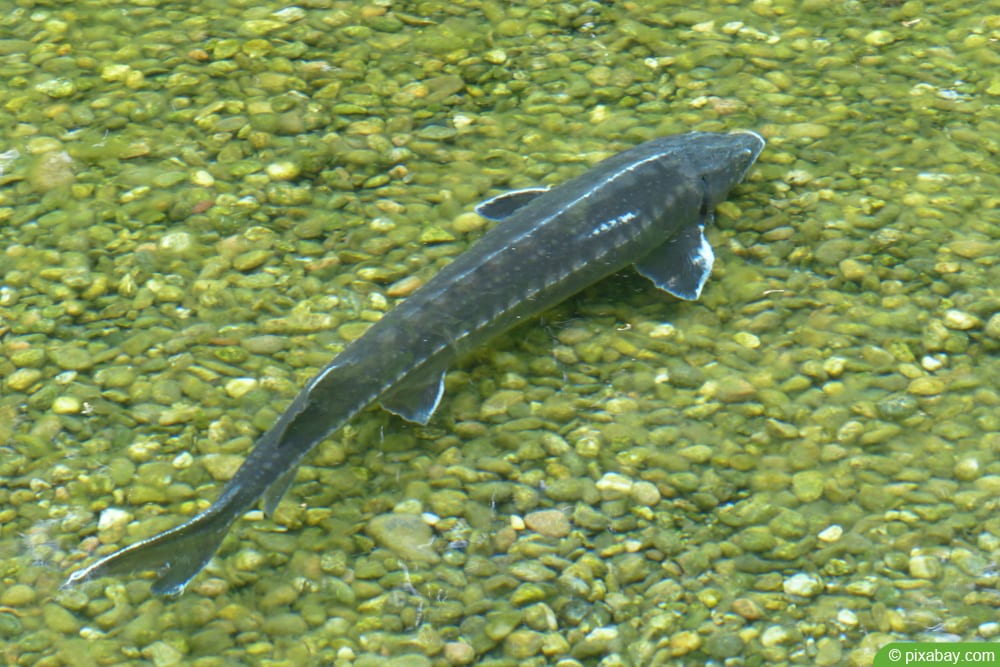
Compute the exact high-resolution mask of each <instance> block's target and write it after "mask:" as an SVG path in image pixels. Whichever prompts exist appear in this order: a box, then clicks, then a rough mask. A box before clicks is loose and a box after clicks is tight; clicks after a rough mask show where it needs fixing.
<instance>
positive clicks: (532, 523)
mask: <svg viewBox="0 0 1000 667" xmlns="http://www.w3.org/2000/svg"><path fill="white" fill-rule="evenodd" d="M524 524H525V525H526V526H527V527H528V528H530V529H531V530H533V531H535V532H536V533H539V534H541V535H545V536H546V537H566V536H567V535H569V531H570V523H569V519H568V518H566V515H565V514H563V513H562V512H561V511H560V510H539V511H537V512H531V513H530V514H527V515H526V516H525V517H524Z"/></svg>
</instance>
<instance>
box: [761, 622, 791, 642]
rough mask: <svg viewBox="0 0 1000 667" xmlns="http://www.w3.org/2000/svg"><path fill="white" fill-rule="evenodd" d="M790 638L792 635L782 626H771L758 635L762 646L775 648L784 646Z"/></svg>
mask: <svg viewBox="0 0 1000 667" xmlns="http://www.w3.org/2000/svg"><path fill="white" fill-rule="evenodd" d="M791 638H792V633H791V632H789V631H788V628H786V627H785V626H783V625H772V626H769V627H768V628H766V629H765V630H764V632H762V633H761V635H760V643H761V645H762V646H777V645H778V644H784V643H786V642H788V641H789V640H790V639H791Z"/></svg>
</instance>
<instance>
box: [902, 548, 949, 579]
mask: <svg viewBox="0 0 1000 667" xmlns="http://www.w3.org/2000/svg"><path fill="white" fill-rule="evenodd" d="M909 570H910V576H911V577H915V578H917V579H937V578H938V577H940V576H941V570H942V568H941V561H940V560H938V559H937V558H935V557H934V556H931V555H930V554H916V555H913V556H910V562H909Z"/></svg>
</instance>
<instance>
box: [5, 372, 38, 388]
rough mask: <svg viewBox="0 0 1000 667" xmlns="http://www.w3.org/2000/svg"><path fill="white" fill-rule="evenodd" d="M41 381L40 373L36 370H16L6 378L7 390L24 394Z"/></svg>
mask: <svg viewBox="0 0 1000 667" xmlns="http://www.w3.org/2000/svg"><path fill="white" fill-rule="evenodd" d="M41 379H42V372H41V371H40V370H38V369H37V368H18V369H17V370H16V371H14V372H13V373H11V374H10V375H8V376H7V388H8V389H10V390H12V391H25V392H26V391H28V390H29V389H31V388H32V387H33V386H34V385H35V383H36V382H38V381H39V380H41Z"/></svg>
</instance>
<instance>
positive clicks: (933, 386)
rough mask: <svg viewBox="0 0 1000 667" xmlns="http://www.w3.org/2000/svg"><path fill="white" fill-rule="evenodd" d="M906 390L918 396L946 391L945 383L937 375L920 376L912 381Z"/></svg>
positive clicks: (933, 394)
mask: <svg viewBox="0 0 1000 667" xmlns="http://www.w3.org/2000/svg"><path fill="white" fill-rule="evenodd" d="M906 390H907V391H908V392H910V393H911V394H916V395H917V396H937V395H938V394H941V393H943V392H944V390H945V384H944V381H942V380H940V379H938V378H935V377H919V378H917V379H915V380H913V381H912V382H910V384H909V386H908V387H907V388H906Z"/></svg>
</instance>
